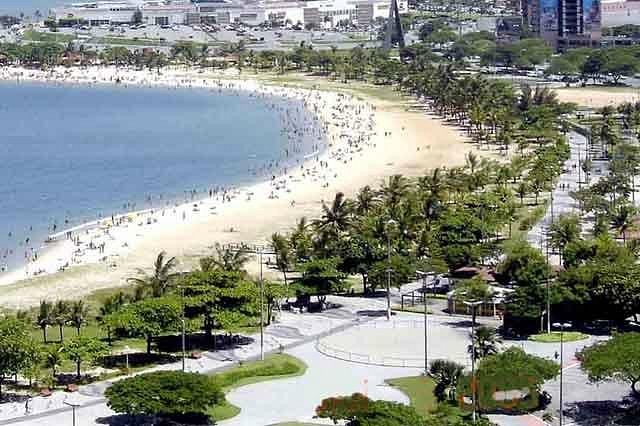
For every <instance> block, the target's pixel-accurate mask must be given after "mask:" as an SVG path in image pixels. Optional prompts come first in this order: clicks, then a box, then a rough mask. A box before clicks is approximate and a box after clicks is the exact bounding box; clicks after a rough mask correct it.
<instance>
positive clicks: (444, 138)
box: [0, 67, 472, 308]
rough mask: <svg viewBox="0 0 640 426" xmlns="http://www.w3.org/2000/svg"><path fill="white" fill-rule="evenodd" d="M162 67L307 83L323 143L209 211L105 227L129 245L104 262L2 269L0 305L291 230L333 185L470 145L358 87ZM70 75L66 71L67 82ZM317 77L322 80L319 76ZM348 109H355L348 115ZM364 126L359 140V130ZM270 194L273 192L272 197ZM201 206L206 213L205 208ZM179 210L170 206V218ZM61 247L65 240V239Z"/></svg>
mask: <svg viewBox="0 0 640 426" xmlns="http://www.w3.org/2000/svg"><path fill="white" fill-rule="evenodd" d="M79 71H83V73H82V75H83V76H88V77H87V78H88V79H89V80H90V81H93V80H91V78H92V77H93V75H94V74H95V73H98V74H100V75H102V76H103V77H106V76H109V75H111V76H112V75H113V74H109V72H108V71H109V68H105V67H96V68H94V69H89V70H88V72H87V70H79V69H71V70H68V69H64V73H65V74H66V75H72V76H73V75H74V72H75V73H76V75H77V73H78V72H79ZM114 71H116V70H114V69H111V73H113V72H114ZM24 72H25V73H32V74H33V75H35V74H38V73H39V72H34V71H31V70H24ZM116 72H119V73H122V74H123V75H125V76H127V77H129V78H131V77H132V76H133V78H137V77H136V76H138V77H139V76H144V77H146V78H154V77H156V76H157V74H155V73H149V72H144V71H143V72H140V71H131V72H128V71H126V70H117V71H116ZM5 74H6V73H5ZM39 74H40V75H41V76H42V75H49V73H39ZM161 77H162V79H163V80H167V81H168V82H169V84H177V85H179V84H182V85H185V84H186V85H187V87H188V86H189V85H191V86H193V85H194V84H195V83H194V81H195V80H201V81H203V84H205V83H204V82H205V81H207V82H208V83H206V84H209V85H210V84H212V83H213V84H215V83H216V82H217V83H222V84H232V85H239V86H242V87H243V88H246V89H248V90H254V89H255V88H257V87H261V88H262V89H263V90H266V91H269V92H271V93H273V92H277V93H279V94H281V93H283V92H286V93H290V94H296V93H297V94H301V93H305V94H307V95H308V96H313V98H312V99H316V105H319V103H322V102H325V103H327V102H328V101H332V106H333V107H334V108H328V107H325V108H323V109H322V110H321V111H318V113H319V114H320V115H321V117H320V118H321V120H322V121H323V122H324V123H325V124H326V127H327V133H326V135H327V140H328V142H329V143H328V144H329V145H330V146H328V147H327V149H326V150H325V151H324V152H323V153H322V154H320V155H319V156H318V158H317V159H316V160H315V162H314V161H313V159H311V165H313V164H316V167H315V168H311V167H310V166H309V162H307V161H305V163H304V164H305V166H304V167H303V168H302V170H301V171H299V172H298V173H292V174H291V175H290V176H287V178H289V179H287V178H284V181H283V180H281V179H283V177H280V178H277V179H275V181H270V182H261V183H258V184H255V185H252V186H249V187H247V189H244V190H237V192H236V193H234V197H233V200H231V202H229V203H225V205H223V206H219V207H220V208H218V206H216V207H214V211H213V212H211V210H210V209H211V207H212V205H210V204H208V203H204V204H202V203H200V204H198V205H197V210H198V212H194V211H189V212H188V214H189V216H190V217H189V220H188V221H185V220H183V221H179V220H173V221H171V220H165V219H166V218H165V217H164V216H159V217H158V221H157V222H154V223H152V224H150V226H147V225H145V224H144V223H140V222H138V223H137V224H136V223H133V222H132V223H130V225H128V226H127V227H126V228H125V232H123V233H121V234H125V235H115V234H116V232H114V233H113V234H114V235H113V237H114V238H115V239H116V240H119V241H127V239H129V240H130V241H127V247H120V248H119V250H115V251H114V252H109V253H105V254H108V256H109V258H108V261H106V262H101V263H98V262H96V261H95V259H94V261H93V262H92V261H88V260H86V259H85V260H83V261H82V262H80V266H74V267H72V268H70V269H69V270H68V271H66V272H62V273H54V274H50V275H43V276H39V277H37V278H31V279H29V280H26V281H25V280H22V281H19V280H16V279H14V280H12V281H11V282H7V280H6V278H5V279H4V282H3V279H2V278H0V284H2V287H0V305H3V306H7V307H13V308H15V307H18V308H21V307H25V306H33V305H35V304H37V303H38V302H39V300H40V299H42V298H51V297H52V296H54V295H55V296H58V297H65V298H78V297H82V296H86V295H88V294H90V293H91V292H93V291H96V290H100V289H104V288H112V287H120V286H123V285H126V278H127V277H130V276H133V275H135V274H136V271H137V270H139V269H140V268H143V269H144V268H148V267H150V265H151V262H152V261H153V260H152V259H153V258H154V257H155V256H156V255H157V253H158V252H159V251H160V250H166V251H167V252H168V254H169V255H170V256H174V255H175V256H178V257H179V258H180V260H181V261H182V262H181V263H182V265H181V269H185V267H187V266H190V264H191V263H192V264H195V263H196V257H197V256H202V255H205V254H207V253H210V252H211V247H212V246H213V245H214V243H215V242H220V243H228V242H235V243H239V242H245V243H249V244H252V243H257V244H261V243H264V242H265V240H267V239H268V238H269V236H270V235H271V234H272V233H273V232H283V231H287V230H289V229H290V228H291V227H292V226H294V225H295V222H296V220H297V219H299V218H300V217H303V216H307V217H308V216H316V215H317V214H318V213H319V211H320V209H319V206H320V205H321V202H322V201H321V200H324V201H327V202H329V201H330V200H332V199H333V196H334V195H335V192H337V191H342V192H344V193H345V194H346V195H347V196H352V195H353V194H354V193H355V192H356V191H357V190H358V189H359V188H360V187H362V186H364V185H366V184H371V185H372V186H377V185H378V184H379V182H380V180H381V178H384V177H387V176H389V175H391V174H394V173H401V174H405V175H408V176H411V175H414V176H415V175H418V174H422V173H424V171H425V170H427V169H429V168H433V167H438V166H447V165H461V164H463V163H464V155H465V154H466V152H467V151H469V150H471V149H472V148H471V147H470V146H468V145H467V141H466V138H465V136H464V134H463V133H462V132H461V131H460V130H459V129H455V128H452V127H449V126H446V125H445V124H443V123H442V122H441V121H440V120H439V119H436V118H433V117H432V116H430V115H428V114H425V112H424V111H418V112H416V111H410V110H409V109H405V108H403V110H401V111H399V109H400V108H398V105H397V103H396V104H393V103H391V102H386V101H380V100H373V99H370V97H366V96H365V97H366V98H367V99H366V101H362V100H360V99H359V98H360V96H358V97H356V96H354V95H353V94H345V93H344V92H341V91H340V90H339V88H335V87H334V88H329V90H322V89H321V88H317V89H316V88H313V89H307V88H304V89H303V88H299V87H294V88H291V87H283V86H282V85H280V86H277V85H276V86H273V85H270V84H269V83H264V82H261V81H259V80H254V79H250V78H249V79H247V77H246V76H241V79H237V76H229V75H224V74H220V73H215V74H214V73H208V74H202V73H198V72H197V71H191V72H189V71H184V70H179V71H173V70H168V71H165V72H164V74H163V75H162V76H161ZM225 77H226V78H225ZM249 77H250V76H249ZM53 82H55V81H53ZM74 82H75V80H73V78H71V83H74ZM317 83H319V85H322V83H326V82H324V81H317ZM125 84H131V80H127V81H125ZM275 84H279V83H275ZM313 85H314V86H315V84H313ZM209 88H210V87H209ZM345 88H346V87H345ZM415 103H416V104H417V102H415ZM354 110H356V111H358V114H360V116H359V115H358V114H355V116H354V113H353V111H354ZM362 112H365V113H366V112H369V113H370V114H369V115H367V117H370V121H371V124H370V126H369V127H367V122H366V120H363V119H362ZM367 133H368V138H367V139H366V140H365V139H364V137H362V138H359V137H358V136H362V135H363V134H367ZM320 161H322V164H325V162H326V164H327V167H326V168H325V169H327V171H326V172H324V174H322V173H323V169H322V168H319V167H317V163H319V162H320ZM274 191H275V192H274ZM271 194H275V196H274V197H270V196H269V195H271ZM189 207H193V206H192V203H186V204H183V205H182V209H183V210H182V211H183V212H184V211H186V210H188V209H189ZM202 211H204V212H205V213H204V214H203V213H202ZM207 211H209V213H210V214H206V212H207ZM198 213H200V214H198ZM211 213H214V214H211ZM177 215H179V213H178V214H177ZM177 215H173V217H174V219H175V216H177ZM183 222H184V223H183ZM136 225H137V226H136ZM156 225H157V226H156ZM132 228H133V229H132ZM68 245H69V244H67V246H68ZM65 250H69V247H67V248H66V249H65ZM52 261H55V259H53V260H52V259H51V256H50V257H49V262H52ZM252 263H253V262H252ZM249 269H250V271H249V272H250V273H252V272H254V271H252V269H257V268H256V267H255V266H253V265H249ZM25 290H28V291H25Z"/></svg>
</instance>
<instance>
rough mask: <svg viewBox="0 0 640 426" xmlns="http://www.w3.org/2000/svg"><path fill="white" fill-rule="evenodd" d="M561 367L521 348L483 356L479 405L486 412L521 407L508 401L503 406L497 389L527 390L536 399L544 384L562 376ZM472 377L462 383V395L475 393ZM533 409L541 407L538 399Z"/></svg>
mask: <svg viewBox="0 0 640 426" xmlns="http://www.w3.org/2000/svg"><path fill="white" fill-rule="evenodd" d="M559 372H560V367H559V366H558V364H557V363H556V362H554V361H551V360H548V359H545V358H540V357H537V356H535V355H530V354H527V353H526V352H525V351H524V350H522V349H521V348H519V347H511V348H508V349H507V350H505V351H504V352H501V353H498V354H496V355H490V356H487V357H485V358H483V359H482V360H481V361H480V363H479V364H478V366H477V369H476V382H475V383H476V394H477V404H478V408H479V409H480V410H482V411H484V410H493V409H496V408H498V407H501V408H502V409H505V410H509V409H519V408H521V407H519V406H518V405H517V404H513V403H512V401H506V402H507V404H506V405H501V404H500V402H498V401H496V400H495V399H494V397H493V395H494V393H495V392H496V391H513V390H522V389H527V390H528V391H529V394H530V397H531V398H532V399H534V398H537V397H538V395H539V392H540V389H541V386H542V384H543V383H544V382H545V381H547V380H551V379H553V378H554V377H556V376H557V375H558V373H559ZM471 386H472V384H471V376H470V375H468V376H464V377H462V378H461V379H460V383H459V385H458V395H465V396H468V395H471ZM531 405H532V409H535V408H537V407H538V401H537V399H534V400H533V402H532V404H531Z"/></svg>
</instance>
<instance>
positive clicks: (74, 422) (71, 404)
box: [62, 398, 80, 426]
mask: <svg viewBox="0 0 640 426" xmlns="http://www.w3.org/2000/svg"><path fill="white" fill-rule="evenodd" d="M62 403H63V404H64V405H68V406H69V407H71V412H72V416H73V417H72V419H73V420H72V423H71V424H72V425H73V426H76V408H78V407H79V406H80V403H78V402H74V401H71V402H69V401H68V400H67V399H66V398H65V399H64V401H62Z"/></svg>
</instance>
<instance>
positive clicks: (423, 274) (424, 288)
mask: <svg viewBox="0 0 640 426" xmlns="http://www.w3.org/2000/svg"><path fill="white" fill-rule="evenodd" d="M416 274H417V275H418V276H419V277H421V278H422V300H423V301H424V375H425V376H428V375H429V355H428V349H429V328H428V326H429V320H428V317H427V313H428V311H427V276H428V275H429V274H428V273H427V272H422V271H416Z"/></svg>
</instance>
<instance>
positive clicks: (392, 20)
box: [382, 0, 404, 49]
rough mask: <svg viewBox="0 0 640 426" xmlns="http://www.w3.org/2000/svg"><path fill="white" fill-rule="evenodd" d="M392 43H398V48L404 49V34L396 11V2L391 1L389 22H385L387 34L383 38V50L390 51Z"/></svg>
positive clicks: (394, 0)
mask: <svg viewBox="0 0 640 426" xmlns="http://www.w3.org/2000/svg"><path fill="white" fill-rule="evenodd" d="M394 41H396V42H398V46H400V48H403V47H404V34H403V32H402V25H401V24H400V12H399V11H398V1H397V0H391V7H390V8H389V20H388V21H387V34H386V35H385V37H384V44H383V45H382V47H384V48H385V49H391V47H393V42H394Z"/></svg>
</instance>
